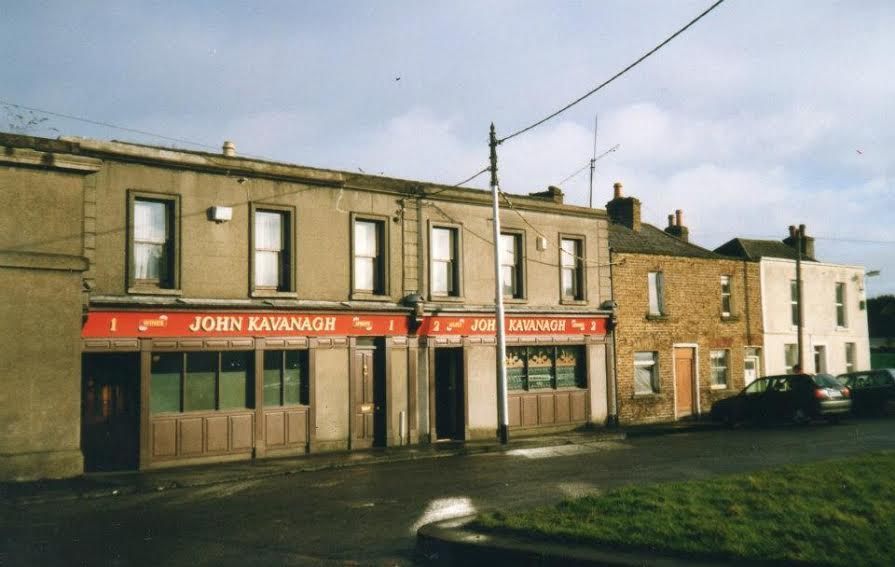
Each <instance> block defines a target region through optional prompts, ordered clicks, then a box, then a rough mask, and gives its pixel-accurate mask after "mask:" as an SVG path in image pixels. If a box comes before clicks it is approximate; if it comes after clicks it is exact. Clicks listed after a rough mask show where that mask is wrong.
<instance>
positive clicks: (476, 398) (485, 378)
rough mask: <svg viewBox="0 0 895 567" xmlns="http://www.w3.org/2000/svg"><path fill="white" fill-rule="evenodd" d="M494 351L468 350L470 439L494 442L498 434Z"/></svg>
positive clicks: (487, 347)
mask: <svg viewBox="0 0 895 567" xmlns="http://www.w3.org/2000/svg"><path fill="white" fill-rule="evenodd" d="M494 350H495V346H494V345H469V346H467V347H466V348H465V349H464V351H465V352H464V356H465V357H466V368H465V371H464V375H465V376H466V388H467V391H466V400H467V412H466V416H467V420H466V421H467V422H466V429H467V432H468V436H467V439H493V438H494V437H495V436H496V435H497V382H496V380H495V376H496V375H497V370H496V368H495V364H494Z"/></svg>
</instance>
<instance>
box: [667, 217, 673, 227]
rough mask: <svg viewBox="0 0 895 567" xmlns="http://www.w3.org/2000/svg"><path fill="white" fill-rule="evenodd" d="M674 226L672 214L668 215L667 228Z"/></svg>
mask: <svg viewBox="0 0 895 567" xmlns="http://www.w3.org/2000/svg"><path fill="white" fill-rule="evenodd" d="M673 226H674V215H668V228H671V227H673Z"/></svg>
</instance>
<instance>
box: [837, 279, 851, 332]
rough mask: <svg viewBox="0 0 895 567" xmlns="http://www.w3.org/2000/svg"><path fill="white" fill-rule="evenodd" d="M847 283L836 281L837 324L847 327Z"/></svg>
mask: <svg viewBox="0 0 895 567" xmlns="http://www.w3.org/2000/svg"><path fill="white" fill-rule="evenodd" d="M847 322H848V321H846V319H845V284H844V283H842V282H836V326H837V327H845V326H846V324H847Z"/></svg>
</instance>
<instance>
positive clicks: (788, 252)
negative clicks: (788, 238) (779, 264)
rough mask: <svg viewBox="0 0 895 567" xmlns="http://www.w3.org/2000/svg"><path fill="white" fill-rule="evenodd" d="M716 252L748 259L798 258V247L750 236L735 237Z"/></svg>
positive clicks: (804, 258) (805, 257) (812, 259)
mask: <svg viewBox="0 0 895 567" xmlns="http://www.w3.org/2000/svg"><path fill="white" fill-rule="evenodd" d="M715 252H717V253H718V254H723V255H724V256H732V257H734V258H744V259H746V260H759V259H761V258H765V257H767V258H785V259H787V260H795V259H796V249H795V248H793V247H792V246H789V245H787V244H784V243H783V242H781V241H779V240H752V239H749V238H734V239H733V240H729V241H727V242H725V243H724V244H722V245H721V246H719V247H717V248H715ZM802 259H803V260H806V261H816V260H815V259H814V258H811V257H809V256H802Z"/></svg>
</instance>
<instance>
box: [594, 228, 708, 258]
mask: <svg viewBox="0 0 895 567" xmlns="http://www.w3.org/2000/svg"><path fill="white" fill-rule="evenodd" d="M609 247H610V248H612V251H613V252H628V253H634V254H657V255H662V256H684V257H687V258H707V259H712V260H721V259H724V256H721V255H720V254H716V253H714V252H712V251H711V250H709V249H707V248H703V247H702V246H697V245H696V244H691V243H689V242H684V241H683V240H681V239H680V238H678V237H676V236H672V235H670V234H668V233H667V232H665V231H664V230H661V229H659V228H656V227H654V226H653V225H651V224H646V223H640V231H639V232H634V231H633V230H631V229H630V228H628V227H626V226H625V225H622V224H616V223H609Z"/></svg>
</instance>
